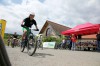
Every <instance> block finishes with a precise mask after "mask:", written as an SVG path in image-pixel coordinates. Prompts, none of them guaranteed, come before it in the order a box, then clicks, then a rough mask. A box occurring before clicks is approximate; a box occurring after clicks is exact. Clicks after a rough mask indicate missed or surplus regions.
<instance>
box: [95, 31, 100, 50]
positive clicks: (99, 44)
mask: <svg viewBox="0 0 100 66" xmlns="http://www.w3.org/2000/svg"><path fill="white" fill-rule="evenodd" d="M96 37H97V50H100V31H99V32H98V33H97V35H96Z"/></svg>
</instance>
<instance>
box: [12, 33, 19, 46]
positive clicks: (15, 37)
mask: <svg viewBox="0 0 100 66" xmlns="http://www.w3.org/2000/svg"><path fill="white" fill-rule="evenodd" d="M17 38H18V35H17V33H16V32H15V33H14V34H13V35H12V40H11V41H12V47H14V46H16V44H17V43H16V41H17Z"/></svg>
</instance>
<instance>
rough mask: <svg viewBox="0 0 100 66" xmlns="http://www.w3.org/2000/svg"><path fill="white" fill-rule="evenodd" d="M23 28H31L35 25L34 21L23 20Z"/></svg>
mask: <svg viewBox="0 0 100 66" xmlns="http://www.w3.org/2000/svg"><path fill="white" fill-rule="evenodd" d="M23 21H24V26H26V27H31V26H32V25H33V24H34V25H37V23H36V21H35V20H34V19H33V20H30V18H29V17H28V18H25V19H24V20H23Z"/></svg>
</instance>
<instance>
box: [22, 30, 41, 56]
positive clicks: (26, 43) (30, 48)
mask: <svg viewBox="0 0 100 66" xmlns="http://www.w3.org/2000/svg"><path fill="white" fill-rule="evenodd" d="M32 30H34V31H39V30H36V29H31V28H30V29H29V32H28V33H27V35H26V37H25V40H23V41H22V42H21V45H20V49H21V52H23V51H24V49H25V47H26V48H27V52H28V55H30V56H32V55H33V54H35V52H36V49H37V38H36V36H35V35H34V34H33V33H32Z"/></svg>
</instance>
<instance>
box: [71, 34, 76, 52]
mask: <svg viewBox="0 0 100 66" xmlns="http://www.w3.org/2000/svg"><path fill="white" fill-rule="evenodd" d="M71 41H72V50H74V51H75V49H76V37H75V35H74V34H72V37H71Z"/></svg>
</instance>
